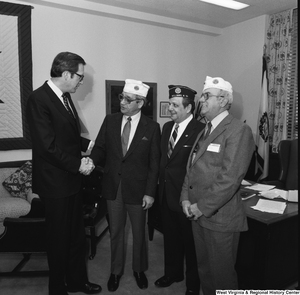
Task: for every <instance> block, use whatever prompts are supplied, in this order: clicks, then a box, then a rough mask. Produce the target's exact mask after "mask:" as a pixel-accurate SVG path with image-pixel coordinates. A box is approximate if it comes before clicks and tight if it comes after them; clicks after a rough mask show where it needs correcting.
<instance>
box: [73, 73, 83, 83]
mask: <svg viewBox="0 0 300 295" xmlns="http://www.w3.org/2000/svg"><path fill="white" fill-rule="evenodd" d="M73 74H75V75H77V76H78V77H79V82H81V81H82V80H83V78H84V75H80V74H77V73H75V72H73Z"/></svg>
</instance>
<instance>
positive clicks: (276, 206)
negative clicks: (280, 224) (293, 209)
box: [251, 199, 286, 214]
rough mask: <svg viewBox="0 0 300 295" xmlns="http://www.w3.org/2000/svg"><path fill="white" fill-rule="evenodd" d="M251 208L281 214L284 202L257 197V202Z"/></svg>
mask: <svg viewBox="0 0 300 295" xmlns="http://www.w3.org/2000/svg"><path fill="white" fill-rule="evenodd" d="M251 208H253V209H254V210H259V211H262V212H269V213H279V214H283V212H284V210H285V208H286V203H285V202H276V201H269V200H262V199H259V200H258V202H257V204H256V205H255V206H252V207H251Z"/></svg>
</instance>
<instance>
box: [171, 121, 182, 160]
mask: <svg viewBox="0 0 300 295" xmlns="http://www.w3.org/2000/svg"><path fill="white" fill-rule="evenodd" d="M178 128H179V125H178V124H176V125H175V129H174V131H173V133H172V136H171V137H170V140H169V144H168V157H169V158H170V157H171V154H172V152H173V150H174V146H175V141H176V138H177V135H178Z"/></svg>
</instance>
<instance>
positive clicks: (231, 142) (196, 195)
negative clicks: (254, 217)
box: [180, 115, 255, 232]
mask: <svg viewBox="0 0 300 295" xmlns="http://www.w3.org/2000/svg"><path fill="white" fill-rule="evenodd" d="M202 133H203V131H202V132H201V133H200V134H199V136H198V138H197V139H196V141H195V145H196V143H197V142H198V139H199V138H200V136H201V135H202ZM254 146H255V144H254V140H253V135H252V131H251V129H250V127H249V126H248V125H246V124H244V123H242V122H240V121H239V120H237V119H235V118H233V116H232V115H228V116H227V117H226V118H224V120H223V121H222V122H221V123H220V124H219V125H218V126H217V128H216V129H215V130H213V131H212V133H211V134H210V136H209V137H208V138H207V140H206V141H204V142H203V143H202V144H201V145H200V148H199V150H198V153H197V156H196V158H195V160H194V162H193V164H191V155H190V157H189V161H188V164H187V174H186V177H185V180H184V184H183V187H182V192H181V198H180V200H181V201H183V200H190V202H191V203H192V204H193V203H197V205H198V208H199V210H200V211H201V212H202V213H203V215H202V216H201V217H200V218H199V219H198V221H197V222H199V223H200V225H201V226H203V227H204V228H207V229H211V230H215V231H221V232H237V231H244V230H247V220H246V215H245V212H244V208H243V204H242V199H241V197H240V184H241V182H242V180H243V178H244V176H245V174H246V172H247V169H248V166H249V163H250V161H251V157H252V154H253V151H254ZM193 149H194V147H193V148H192V150H193ZM218 149H219V150H218Z"/></svg>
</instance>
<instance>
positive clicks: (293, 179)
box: [278, 139, 298, 190]
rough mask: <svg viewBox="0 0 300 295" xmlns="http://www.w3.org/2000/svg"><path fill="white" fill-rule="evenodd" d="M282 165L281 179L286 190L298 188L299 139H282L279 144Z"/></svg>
mask: <svg viewBox="0 0 300 295" xmlns="http://www.w3.org/2000/svg"><path fill="white" fill-rule="evenodd" d="M278 153H279V160H280V165H281V170H280V175H279V181H281V182H282V183H284V184H285V188H284V189H286V190H297V189H298V139H294V140H282V141H281V142H280V143H279V145H278Z"/></svg>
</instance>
